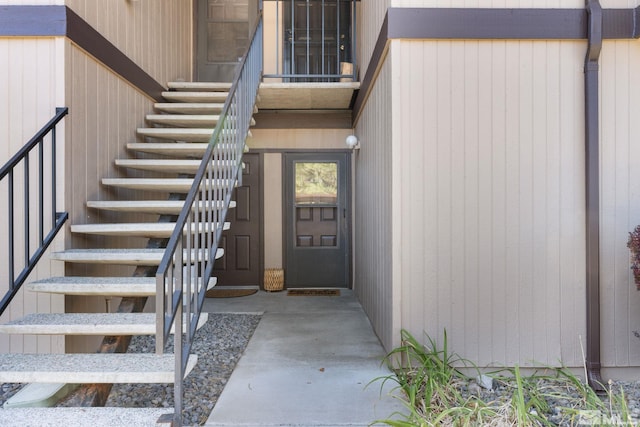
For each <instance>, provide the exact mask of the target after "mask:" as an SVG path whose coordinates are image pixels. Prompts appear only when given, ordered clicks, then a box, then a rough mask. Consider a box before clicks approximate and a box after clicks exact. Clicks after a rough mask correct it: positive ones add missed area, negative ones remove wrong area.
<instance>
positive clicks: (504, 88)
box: [392, 41, 585, 366]
mask: <svg viewBox="0 0 640 427" xmlns="http://www.w3.org/2000/svg"><path fill="white" fill-rule="evenodd" d="M392 53H393V76H394V79H393V81H394V87H393V93H394V101H395V96H398V102H394V104H393V105H394V106H397V107H398V108H397V112H396V113H397V114H396V115H394V137H393V141H394V142H393V144H394V146H396V147H398V149H397V150H394V154H396V153H397V155H398V157H399V159H398V161H397V162H395V161H394V168H395V167H398V174H397V179H398V181H399V183H398V184H399V185H398V186H394V192H395V191H398V192H399V194H394V203H393V218H394V224H398V225H399V226H398V232H399V236H398V239H397V240H394V256H397V257H398V258H399V260H400V261H399V263H398V264H397V265H394V268H396V267H397V268H399V269H400V272H398V273H397V274H398V277H399V278H400V282H399V283H396V282H395V279H394V286H400V287H401V289H402V308H401V316H402V327H403V328H406V329H408V330H410V331H411V332H412V333H413V334H415V335H417V336H421V335H422V334H423V332H426V333H427V334H429V335H430V336H431V337H433V338H438V339H439V340H442V338H443V331H444V330H445V329H446V330H447V332H448V336H449V342H450V344H451V347H452V350H454V351H456V352H458V353H459V354H460V355H462V356H463V357H466V358H469V359H470V360H472V361H474V362H476V363H479V364H480V365H483V366H486V365H496V364H497V365H505V364H506V365H513V364H519V365H521V366H530V365H533V364H535V363H545V364H556V363H558V361H560V360H562V361H563V362H564V363H566V364H568V365H570V366H579V365H580V364H581V362H580V360H581V357H580V348H579V337H580V336H581V335H582V336H583V337H584V333H585V332H584V280H585V279H584V232H583V230H584V225H583V224H584V208H583V206H584V182H583V173H584V172H583V153H582V146H583V140H584V136H583V130H582V127H583V106H582V105H583V95H582V82H583V74H582V63H583V56H584V43H578V42H528V41H523V42H504V41H501V42H477V41H468V42H448V41H440V42H429V41H425V42H422V41H394V42H393V43H392ZM396 94H397V95H396ZM396 123H397V126H396ZM396 165H397V166H396ZM394 238H395V236H394ZM395 274H396V272H394V278H395Z"/></svg>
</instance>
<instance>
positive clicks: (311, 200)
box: [285, 153, 351, 287]
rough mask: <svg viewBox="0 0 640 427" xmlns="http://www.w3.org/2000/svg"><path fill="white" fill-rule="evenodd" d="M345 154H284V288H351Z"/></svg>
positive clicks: (346, 157)
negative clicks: (285, 286)
mask: <svg viewBox="0 0 640 427" xmlns="http://www.w3.org/2000/svg"><path fill="white" fill-rule="evenodd" d="M348 159H349V157H348V154H346V153H312V154H306V153H290V154H285V284H286V285H287V286H288V287H319V286H321V287H348V286H349V277H350V263H349V260H350V239H349V219H350V217H351V213H350V209H349V200H350V197H349V188H350V184H349V182H350V176H349V175H350V163H349V162H348Z"/></svg>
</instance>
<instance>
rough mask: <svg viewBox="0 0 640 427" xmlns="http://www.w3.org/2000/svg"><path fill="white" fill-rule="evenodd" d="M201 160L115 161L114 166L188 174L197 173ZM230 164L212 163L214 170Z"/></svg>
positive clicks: (227, 166)
mask: <svg viewBox="0 0 640 427" xmlns="http://www.w3.org/2000/svg"><path fill="white" fill-rule="evenodd" d="M201 163H202V160H196V159H116V161H115V165H116V166H120V167H123V168H130V169H137V170H147V171H155V172H166V173H190V174H194V175H195V173H196V172H197V170H198V168H199V167H200V164H201ZM231 165H232V163H231V162H229V161H227V162H223V161H218V162H215V163H214V167H215V168H218V169H220V168H223V167H225V166H226V168H227V169H228V168H229V167H230V166H231Z"/></svg>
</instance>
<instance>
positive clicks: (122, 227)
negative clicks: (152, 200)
mask: <svg viewBox="0 0 640 427" xmlns="http://www.w3.org/2000/svg"><path fill="white" fill-rule="evenodd" d="M175 227H176V223H175V222H139V223H110V224H109V223H106V224H74V225H72V226H71V232H72V233H78V234H97V235H101V236H139V237H148V238H150V239H151V238H158V239H162V238H169V237H171V235H172V234H173V230H174V229H175ZM230 228H231V223H229V222H225V223H224V224H223V230H229V229H230ZM204 231H206V227H205V226H204V224H200V225H199V226H198V227H196V226H195V224H193V226H192V227H191V234H195V233H201V232H204ZM185 233H186V230H185Z"/></svg>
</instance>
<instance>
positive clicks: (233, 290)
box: [205, 287, 258, 298]
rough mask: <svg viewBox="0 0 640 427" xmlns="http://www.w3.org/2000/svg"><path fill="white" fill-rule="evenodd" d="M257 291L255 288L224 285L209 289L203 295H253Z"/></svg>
mask: <svg viewBox="0 0 640 427" xmlns="http://www.w3.org/2000/svg"><path fill="white" fill-rule="evenodd" d="M256 292H258V290H257V289H255V288H253V289H238V288H231V289H225V288H224V287H219V288H213V289H209V290H208V291H207V293H206V294H205V296H206V297H207V298H237V297H246V296H249V295H253V294H255V293H256Z"/></svg>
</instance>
